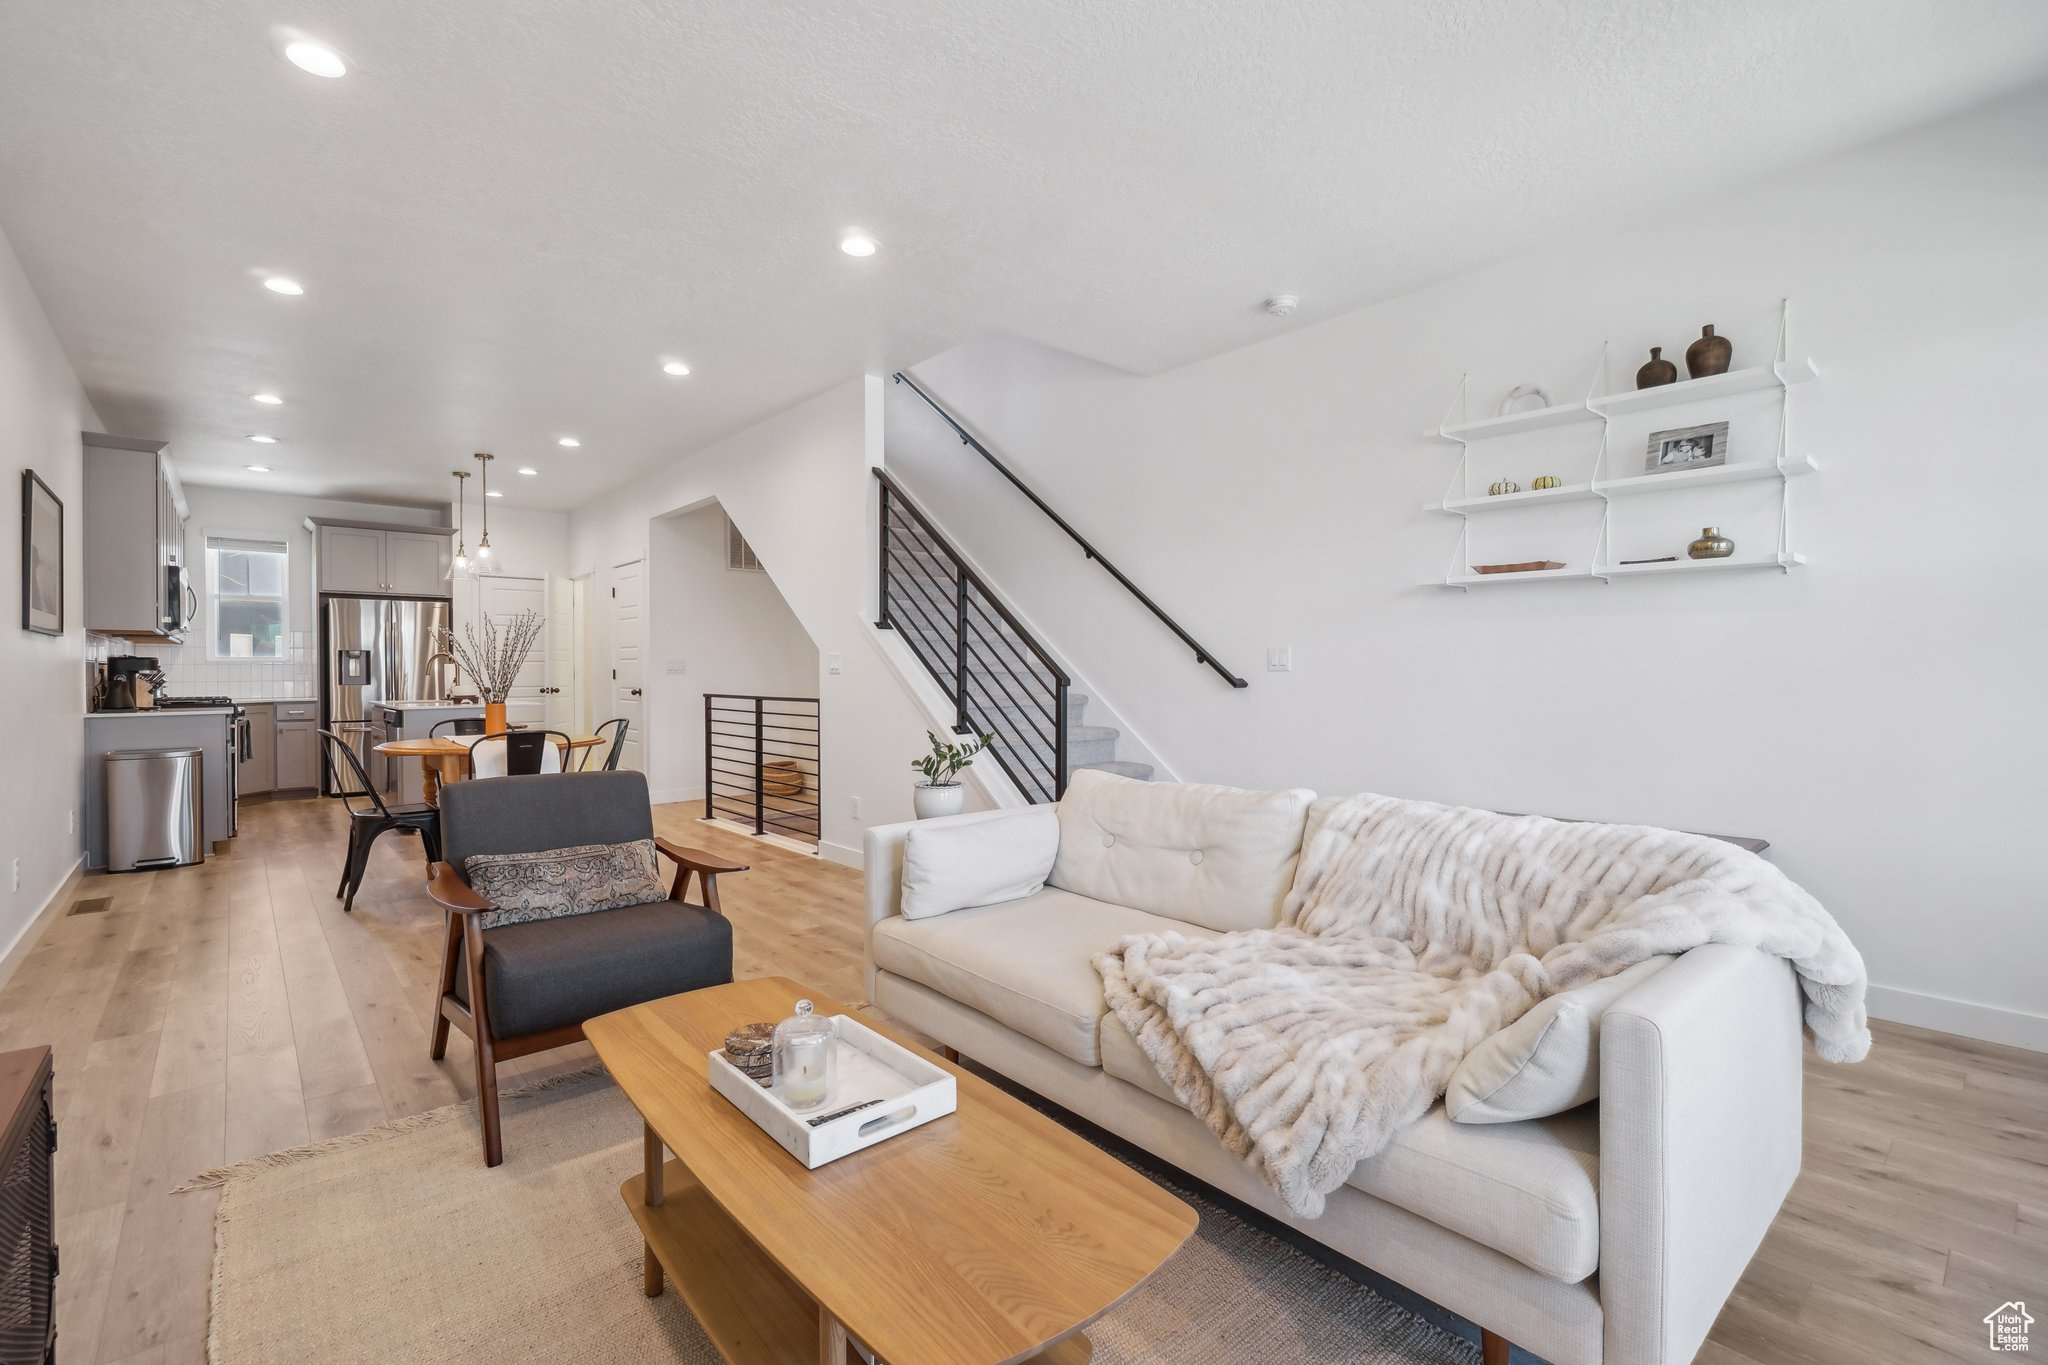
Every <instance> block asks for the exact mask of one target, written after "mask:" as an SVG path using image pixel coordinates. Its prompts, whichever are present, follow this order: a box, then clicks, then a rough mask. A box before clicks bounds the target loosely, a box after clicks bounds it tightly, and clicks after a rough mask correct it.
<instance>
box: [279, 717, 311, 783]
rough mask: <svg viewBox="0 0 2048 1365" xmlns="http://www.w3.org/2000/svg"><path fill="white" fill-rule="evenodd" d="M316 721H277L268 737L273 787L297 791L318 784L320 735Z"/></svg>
mask: <svg viewBox="0 0 2048 1365" xmlns="http://www.w3.org/2000/svg"><path fill="white" fill-rule="evenodd" d="M319 723H320V722H318V721H316V720H280V721H278V722H277V724H276V726H275V727H274V734H273V740H272V746H273V752H274V755H275V758H274V762H275V763H276V777H275V779H274V781H275V783H276V789H277V790H278V791H281V792H283V791H301V790H304V789H306V788H309V787H317V786H319V785H320V751H319V747H318V746H319V743H320V737H319V736H318V735H317V734H315V733H314V728H315V727H316V726H318V725H319Z"/></svg>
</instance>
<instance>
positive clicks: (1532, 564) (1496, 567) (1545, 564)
mask: <svg viewBox="0 0 2048 1365" xmlns="http://www.w3.org/2000/svg"><path fill="white" fill-rule="evenodd" d="M1563 567H1564V565H1563V564H1561V563H1559V562H1558V561H1557V560H1555V559H1532V560H1529V561H1528V562H1527V563H1523V564H1474V565H1473V566H1472V572H1473V573H1536V572H1538V571H1540V570H1543V569H1562V568H1563Z"/></svg>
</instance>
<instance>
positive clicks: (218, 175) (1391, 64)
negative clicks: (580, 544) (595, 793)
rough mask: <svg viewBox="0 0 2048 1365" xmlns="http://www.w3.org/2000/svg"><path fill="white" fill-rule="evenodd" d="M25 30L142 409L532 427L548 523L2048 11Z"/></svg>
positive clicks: (1994, 49) (1371, 264) (1873, 86)
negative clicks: (960, 373) (955, 361)
mask: <svg viewBox="0 0 2048 1365" xmlns="http://www.w3.org/2000/svg"><path fill="white" fill-rule="evenodd" d="M0 13H4V17H0V26H4V41H0V227H4V229H5V230H6V232H7V234H8V236H9V238H10V239H11V240H12V242H13V243H14V246H15V249H16V251H17V252H18V253H19V255H20V256H21V258H22V261H23V264H24V266H25V267H26V269H27V271H28V274H29V277H30V279H31V281H32V282H33V284H34V285H35V288H36V290H37V292H38V294H39V296H40V297H41V298H42V300H43V303H44V305H45V306H46V307H47V308H48V310H49V312H50V314H51V316H52V318H53V320H54V322H55V324H56V326H57V329H58V332H59V334H60V335H61V336H62V337H63V339H64V342H65V344H66V345H67V347H68V348H69V350H70V352H71V355H72V357H73V359H74V361H75V362H76V364H77V366H78V368H79V371H80V373H81V375H82V376H83V378H84V380H85V383H86V386H87V388H88V390H89V391H90V393H91V396H92V399H93V402H94V404H95V405H96V406H97V408H98V409H99V411H100V413H101V415H102V417H104V418H105V420H106V421H107V423H108V424H109V425H110V426H111V427H112V428H113V429H114V430H115V431H117V432H120V433H122V434H126V435H132V436H152V437H166V438H169V439H170V440H171V441H172V442H173V443H174V445H173V451H174V454H175V456H176V458H177V460H178V463H179V465H180V467H181V469H182V470H183V471H184V472H185V473H186V475H187V477H188V478H190V479H192V480H193V481H195V482H219V483H245V484H250V483H255V484H260V485H262V486H268V487H274V488H278V489H281V490H283V489H289V490H293V491H303V492H311V493H330V494H353V495H358V496H364V495H367V496H371V497H384V498H414V499H422V498H435V497H443V496H445V494H446V490H447V489H448V487H449V483H450V481H449V479H448V478H447V471H448V470H450V469H453V468H455V467H457V466H458V465H461V464H466V463H468V461H467V459H466V456H467V454H468V452H470V451H471V450H477V449H490V450H494V451H496V452H497V453H498V454H499V455H500V456H501V457H504V458H502V459H501V460H500V462H499V464H498V466H497V468H498V469H500V470H507V469H509V468H510V467H512V466H515V465H518V464H533V465H537V466H539V467H540V469H541V470H542V476H541V477H540V478H537V479H516V478H504V479H502V480H501V483H502V484H503V485H504V486H505V489H506V492H507V494H508V501H509V502H511V503H513V504H515V505H517V504H525V505H529V506H541V507H567V506H571V505H573V504H575V503H577V502H580V501H582V500H583V499H584V498H586V497H588V496H590V495H592V494H593V493H595V492H598V491H601V490H602V489H604V488H605V487H607V486H610V485H612V484H615V483H617V482H618V481H619V480H621V479H623V478H625V477H626V476H628V475H629V474H631V473H633V472H634V471H636V470H638V469H641V468H645V467H646V466H648V465H650V464H652V463H655V462H656V461H659V460H662V459H666V458H671V457H673V456H674V455H676V454H678V453H680V452H683V451H686V450H689V449H691V448H693V447H695V446H697V445H699V444H701V443H702V442H704V441H705V440H707V439H710V438H713V437H715V436H718V435H721V434H723V433H726V432H729V431H732V430H735V429H737V428H739V427H742V426H744V425H746V424H748V423H750V422H752V421H754V420H757V419H758V418H760V417H762V416H763V415H765V414H767V413H769V412H771V411H773V410H775V409H777V408H780V407H782V406H785V405H787V404H789V403H791V402H793V401H796V400H798V399H800V398H803V397H805V396H807V395H809V394H812V393H815V392H817V391H819V390H821V389H823V388H826V387H828V386H830V385H831V384H833V383H836V382H838V381H839V380H841V379H844V378H846V377H848V376H850V375H852V374H854V373H856V372H858V371H860V370H861V369H863V368H867V369H871V370H886V369H887V368H890V367H895V366H900V365H904V364H908V363H913V362H915V361H916V360H918V359H920V358H923V357H925V356H928V355H931V354H933V353H935V352H937V351H939V350H942V349H944V348H946V347H947V346H950V345H952V344H954V343H956V342H958V341H960V340H963V339H965V338H967V337H969V336H972V335H974V334H976V333H979V332H984V331H988V330H1002V331H1009V332H1014V333H1018V334H1021V335H1024V336H1028V337H1031V338H1034V339H1036V340H1039V341H1043V342H1046V343H1049V344H1051V345H1055V346H1060V347H1063V348H1066V349H1068V350H1072V351H1075V352H1079V353H1081V354H1083V355H1087V356H1090V357H1093V358H1095V359H1098V360H1102V361H1106V362H1109V363H1112V364H1116V365H1120V366H1124V367H1127V368H1129V369H1132V370H1137V371H1141V372H1154V371H1157V370H1160V369H1163V368H1168V367H1172V366H1176V365H1181V364H1184V363H1186V362H1188V361H1190V360H1193V359H1196V358H1198V357H1201V356H1205V355H1209V354H1213V353H1215V352H1217V351H1220V350H1225V349H1228V348H1231V347H1235V346H1240V345H1243V344H1246V343H1248V342H1252V341H1256V340H1258V339H1260V338H1263V337H1266V336H1269V335H1271V334H1272V333H1273V332H1274V331H1275V330H1277V329H1279V328H1281V327H1285V326H1298V325H1301V324H1302V323H1305V322H1312V321H1315V320H1317V319H1320V318H1324V317H1328V316H1330V315H1331V314H1333V313H1336V312H1340V311H1343V310H1346V309H1350V308H1355V307H1358V306H1360V305H1363V304H1366V303H1370V302H1372V301H1374V300H1377V299H1381V298H1385V297H1388V296H1390V295H1393V294H1397V293H1400V292H1404V291H1406V290H1409V289H1412V288H1414V287H1416V286H1418V285H1420V284H1423V283H1426V282H1428V281H1430V280H1433V279H1438V278H1441V277H1444V276H1446V275H1449V274H1453V273H1456V272H1458V271H1460V270H1463V269H1466V268H1469V267H1472V266H1474V265H1478V264H1481V263H1483V262H1486V261H1490V260H1496V259H1499V258H1501V257H1503V256H1505V255H1509V254H1512V253H1514V252H1517V251H1520V250H1523V249H1526V248H1529V247H1531V246H1534V245H1536V244H1538V243H1540V242H1542V241H1543V240H1545V239H1547V238H1550V237H1554V236H1556V235H1558V234H1560V233H1562V232H1565V231H1574V230H1583V229H1585V228H1586V227H1588V226H1589V225H1592V224H1596V223H1599V222H1603V221H1612V222H1619V221H1622V220H1623V219H1624V218H1625V217H1626V215H1627V214H1629V213H1630V212H1631V211H1632V209H1631V206H1632V205H1634V206H1640V205H1643V204H1645V203H1647V202H1652V201H1653V197H1654V196H1658V195H1669V194H1686V195H1694V194H1698V193H1701V192H1705V191H1711V190H1713V189H1715V188H1718V187H1722V186H1726V185H1730V184H1733V183H1736V182H1739V181H1742V180H1746V179H1751V178H1755V177H1757V176H1760V175H1763V174H1767V173H1769V172H1771V171H1774V170H1778V169H1781V168H1783V167H1786V166H1789V165H1793V164H1796V163H1798V162H1800V161H1803V160H1807V159H1810V158H1813V157H1816V156H1820V155H1824V154H1826V153H1828V152H1831V151H1834V150H1837V149H1839V148H1842V147H1846V146H1849V145H1853V144H1855V143H1858V142H1862V141H1866V140H1869V139H1871V138H1874V137H1877V136H1879V135H1881V134H1883V133H1886V132H1888V131H1891V130H1893V129H1896V128H1899V127H1903V126H1907V125H1910V124H1913V123H1916V122H1921V121H1924V120H1926V119H1928V118H1932V117H1935V116H1937V115H1939V114H1941V113H1944V112H1946V111H1948V110H1951V109H1955V108H1958V107H1962V106H1965V105H1968V104H1972V103H1976V102H1979V101H1982V100H1985V99H1989V98H1991V97H1993V96H1995V95H1997V94H1999V93H2002V92H2004V91H2006V90H2008V89H2011V88H2014V87H2016V86H2019V85H2022V84H2025V83H2028V82H2030V81H2031V80H2034V79H2038V78H2039V77H2040V76H2041V74H2042V73H2043V72H2044V70H2048V6H2044V5H2042V4H2040V3H2038V0H1911V2H1906V0H1812V2H1810V3H1801V4H1787V3H1784V0H1688V2H1687V3H1669V2H1667V0H1660V2H1656V3H1652V2H1650V0H1572V2H1571V3H1562V2H1553V3H1549V4H1531V3H1522V2H1520V0H1516V2H1514V3H1510V2H1509V0H1494V2H1493V3H1476V2H1475V3H1440V2H1439V3H1430V2H1428V0H1398V2H1385V3H1364V2H1363V0H1329V2H1327V3H1316V2H1314V0H1297V2H1296V3H1259V0H1126V2H1125V3H1103V2H1102V0H1092V2H1090V3H1079V2H1077V0H1061V2H1058V3H1049V2H1048V0H1007V2H999V3H981V4H976V5H963V4H959V3H957V0H870V2H869V3H866V4H853V3H811V4H793V3H770V2H768V0H697V2H696V3H688V4H686V3H680V2H679V0H677V2H674V3H669V2H665V0H637V3H625V2H624V0H619V2H617V3H603V4H594V3H586V4H566V3H542V2H541V0H433V3H431V4H422V3H419V0H297V2H296V3H294V4H292V5H290V6H278V5H273V4H265V3H255V2H254V0H180V2H179V3H171V4H166V3H161V0H6V3H5V6H4V12H0ZM284 23H289V24H293V25H297V26H298V27H299V28H301V29H303V30H305V31H306V32H308V33H310V34H313V35H316V36H318V37H320V38H322V39H324V40H326V41H328V42H331V43H332V44H334V45H335V46H336V47H338V48H339V49H341V50H342V51H343V52H345V53H346V54H347V55H348V57H349V59H350V60H351V62H352V63H353V65H354V70H353V72H352V73H351V74H350V75H349V76H348V77H347V78H345V79H343V80H339V81H330V80H321V79H318V78H316V77H313V76H309V75H306V74H304V73H302V72H300V71H298V70H297V69H295V68H293V67H291V66H289V65H287V64H286V63H284V62H283V61H282V60H281V59H280V58H279V57H278V55H277V45H278V44H277V38H276V32H277V29H276V26H277V25H279V24H284ZM854 225H857V226H859V227H862V228H864V229H866V230H867V231H869V232H871V233H872V234H873V235H874V236H875V237H877V238H878V239H880V241H881V242H882V244H883V246H882V252H881V254H880V255H878V256H875V257H873V258H871V259H868V260H864V261H860V260H852V259H849V258H848V257H845V256H843V255H841V254H840V253H839V252H838V251H837V250H836V249H835V244H836V242H837V239H838V237H839V235H840V232H841V230H842V229H843V228H845V227H848V226H854ZM264 271H276V272H281V273H285V274H288V275H292V276H294V277H296V278H298V279H299V280H301V281H302V282H303V283H304V284H305V286H306V290H307V292H306V294H305V296H304V297H302V298H297V299H285V298H280V297H278V296H276V295H273V294H270V293H268V292H266V291H264V290H263V289H261V288H259V287H258V285H257V279H258V278H259V277H260V274H261V273H262V272H264ZM1276 290H1293V291H1297V292H1298V293H1300V295H1301V296H1302V299H1303V306H1302V308H1301V311H1300V312H1299V313H1297V314H1296V315H1295V316H1294V317H1293V318H1291V319H1289V320H1288V321H1287V322H1284V323H1283V322H1280V321H1277V320H1275V319H1273V318H1270V317H1268V316H1266V315H1265V314H1264V313H1263V312H1262V311H1261V310H1260V308H1259V306H1258V305H1259V301H1260V300H1261V299H1262V298H1263V297H1264V296H1266V295H1267V294H1269V293H1272V292H1274V291H1276ZM671 355H673V356H680V357H683V358H684V359H686V360H687V361H688V362H689V363H690V364H691V366H692V367H693V368H694V370H695V373H694V374H693V375H692V376H690V377H689V378H686V379H670V378H668V377H666V376H664V375H662V374H661V373H660V372H659V369H658V367H659V364H660V362H661V361H662V360H663V359H664V358H666V357H668V356H671ZM261 389H275V390H277V391H278V392H280V393H282V394H284V395H285V397H286V398H287V399H288V400H289V401H288V403H287V405H286V406H285V407H282V408H263V407H259V406H257V405H255V404H253V403H251V402H249V401H248V398H247V395H249V394H250V393H253V392H256V391H258V390H261ZM255 431H265V432H274V433H275V434H277V435H278V436H280V437H281V438H282V441H281V443H280V444H278V445H274V446H266V447H257V446H254V445H251V444H249V443H248V442H247V441H246V439H245V438H246V436H247V434H248V433H250V432H255ZM563 434H574V435H575V436H577V437H579V438H580V439H581V440H582V442H583V445H582V447H581V449H579V450H575V451H568V450H562V449H559V448H558V447H557V446H556V444H555V438H556V437H558V436H560V435H563ZM256 460H260V461H261V462H263V463H267V464H270V465H272V466H274V467H275V469H276V473H274V474H272V475H269V476H267V477H264V476H256V475H249V474H245V473H243V472H242V468H241V467H242V466H243V465H244V464H246V463H249V462H251V461H256Z"/></svg>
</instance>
